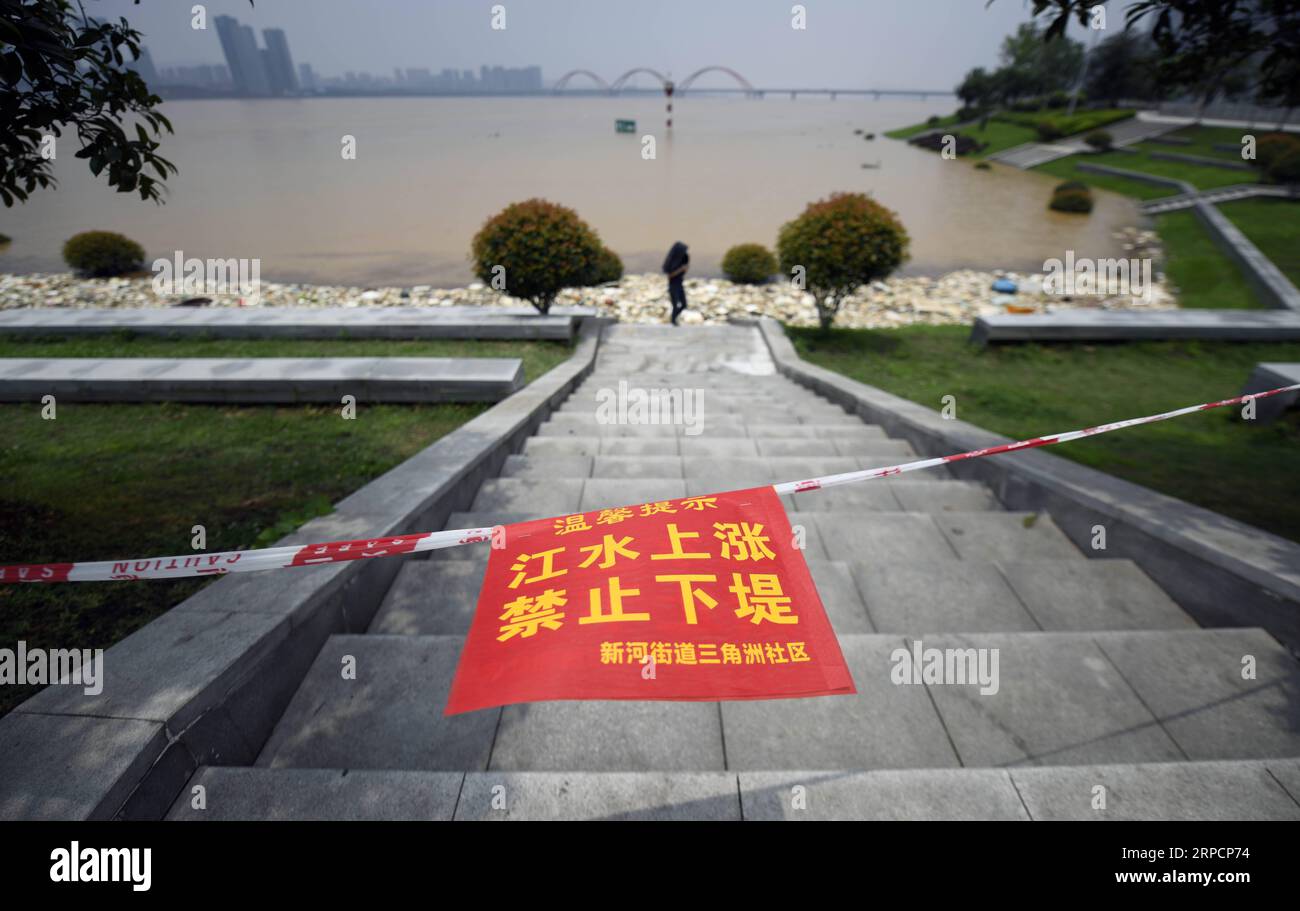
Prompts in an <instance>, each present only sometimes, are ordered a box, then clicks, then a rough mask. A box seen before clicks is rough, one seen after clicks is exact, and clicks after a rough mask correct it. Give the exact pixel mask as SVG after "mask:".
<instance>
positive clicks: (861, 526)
mask: <svg viewBox="0 0 1300 911" xmlns="http://www.w3.org/2000/svg"><path fill="white" fill-rule="evenodd" d="M790 521H791V522H792V523H795V522H797V523H799V524H802V525H807V526H815V527H816V528H817V529H818V531H819V532H820V534H821V539H822V542H823V543H824V544H825V546H826V555H827V556H828V557H829V558H830V559H832V560H842V561H845V562H848V563H852V562H855V561H860V560H865V559H868V558H870V559H871V560H872V561H873V562H881V563H884V562H895V561H900V560H951V559H954V558H955V557H956V556H957V553H956V551H955V550H953V547H952V545H951V544H949V543H948V542H947V540H946V539H945V538H944V536H943V535H942V534H941V533H940V531H939V529H938V528H937V527H936V526H935V524H934V520H933V519H931V518H930V516H928V515H924V514H920V513H903V512H897V513H884V512H882V513H875V514H870V515H854V514H852V513H843V514H840V513H829V512H807V513H805V512H797V513H794V514H792V515H791V516H790Z"/></svg>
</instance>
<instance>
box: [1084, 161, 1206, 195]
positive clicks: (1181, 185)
mask: <svg viewBox="0 0 1300 911" xmlns="http://www.w3.org/2000/svg"><path fill="white" fill-rule="evenodd" d="M1075 168H1077V169H1078V170H1080V171H1091V172H1092V173H1093V174H1107V175H1109V176H1111V177H1127V178H1128V179H1129V180H1136V181H1139V182H1141V183H1149V184H1152V185H1153V186H1157V187H1171V188H1173V189H1175V190H1178V191H1179V192H1180V193H1195V192H1196V187H1194V186H1192V185H1191V184H1190V183H1188V182H1187V181H1185V180H1175V179H1174V178H1172V177H1160V176H1158V175H1156V174H1146V173H1144V172H1142V171H1130V170H1128V169H1127V168H1115V167H1111V166H1110V165H1106V164H1093V163H1092V162H1088V161H1081V162H1079V163H1078V164H1076V165H1075Z"/></svg>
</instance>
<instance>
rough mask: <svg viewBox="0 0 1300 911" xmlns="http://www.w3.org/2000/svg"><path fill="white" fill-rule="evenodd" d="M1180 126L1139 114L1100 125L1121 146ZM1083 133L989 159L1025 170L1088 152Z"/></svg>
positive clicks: (1035, 144) (1000, 154)
mask: <svg viewBox="0 0 1300 911" xmlns="http://www.w3.org/2000/svg"><path fill="white" fill-rule="evenodd" d="M1182 126H1183V124H1181V123H1165V122H1160V121H1153V120H1146V119H1143V118H1141V117H1132V118H1130V119H1128V120H1121V121H1120V122H1119V123H1112V124H1111V125H1110V126H1107V127H1102V129H1104V130H1105V131H1106V132H1107V133H1110V135H1111V140H1112V143H1113V145H1114V147H1115V148H1118V149H1122V148H1125V147H1126V146H1131V145H1135V144H1136V143H1139V142H1142V141H1144V140H1147V139H1150V138H1151V137H1153V136H1162V135H1164V134H1165V133H1171V132H1173V131H1174V130H1177V129H1180V128H1181V127H1182ZM1089 132H1091V131H1089ZM1086 135H1087V134H1086V133H1085V134H1080V135H1078V136H1070V137H1068V138H1066V139H1059V140H1057V141H1055V142H1028V143H1025V144H1024V145H1018V146H1015V147H1013V148H1010V149H1006V150H1004V151H1002V152H998V153H997V154H995V155H990V156H989V160H990V161H997V162H1001V163H1002V164H1009V165H1011V166H1013V167H1017V168H1021V169H1022V170H1028V169H1029V168H1034V167H1037V166H1038V165H1040V164H1047V163H1048V162H1049V161H1056V160H1057V159H1058V158H1065V157H1067V156H1069V155H1078V154H1079V153H1080V152H1087V151H1090V150H1091V146H1089V145H1088V143H1087V142H1085V141H1084V136H1086Z"/></svg>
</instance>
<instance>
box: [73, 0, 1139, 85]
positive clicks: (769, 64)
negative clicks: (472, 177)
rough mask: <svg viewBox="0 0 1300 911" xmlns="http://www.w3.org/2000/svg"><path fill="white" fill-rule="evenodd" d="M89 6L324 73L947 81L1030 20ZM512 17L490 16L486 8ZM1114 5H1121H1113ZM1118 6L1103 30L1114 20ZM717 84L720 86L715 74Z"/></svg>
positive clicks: (746, 1) (178, 1) (1007, 8)
mask: <svg viewBox="0 0 1300 911" xmlns="http://www.w3.org/2000/svg"><path fill="white" fill-rule="evenodd" d="M84 3H85V6H86V8H87V12H88V13H90V14H91V15H96V16H112V17H117V16H126V17H127V19H128V20H129V21H131V22H132V23H133V24H134V25H135V26H136V27H137V28H139V29H140V30H141V31H143V32H144V33H145V35H146V39H145V44H146V46H147V47H148V48H149V49H150V52H151V53H152V54H153V58H154V61H155V63H157V64H158V65H159V66H170V65H175V64H189V63H217V62H221V61H222V59H223V58H222V54H221V45H220V43H219V41H218V40H217V33H216V29H215V28H214V26H213V22H212V19H213V17H215V16H217V15H220V14H229V15H233V16H235V17H236V18H238V19H239V20H240V21H241V22H244V23H246V24H249V25H252V26H253V27H254V28H255V29H257V30H258V33H259V42H260V41H261V35H260V32H261V29H263V28H268V27H279V28H283V29H285V31H286V32H287V33H288V38H289V47H290V51H291V52H292V54H293V57H294V62H295V63H302V62H307V63H310V64H312V66H313V67H315V68H316V70H317V72H318V73H321V74H323V75H327V76H335V75H341V74H342V73H343V72H344V71H345V70H356V71H362V70H366V71H369V72H371V73H374V74H376V75H391V74H392V70H393V67H394V66H401V67H411V66H422V67H430V68H431V69H433V70H435V71H437V70H440V69H442V68H443V67H453V68H456V69H474V70H477V69H478V67H479V65H480V64H488V65H495V64H501V65H509V66H524V65H529V64H538V65H540V66H541V67H542V73H543V78H544V79H545V80H546V81H547V82H548V83H549V82H550V81H552V80H554V79H555V78H557V77H558V76H560V75H561V74H562V73H565V72H567V71H568V70H570V69H575V68H585V69H590V70H594V71H595V72H597V73H599V74H600V75H602V76H604V77H605V78H606V79H607V80H613V79H614V78H615V77H617V76H618V75H619V74H620V73H623V72H624V71H626V70H628V69H631V68H632V67H634V66H648V67H653V68H655V69H658V70H660V71H661V72H663V71H666V72H668V74H669V75H671V76H673V77H675V78H677V79H681V78H683V77H684V76H686V75H687V74H689V73H690V72H692V71H694V70H695V69H698V68H699V67H702V66H706V65H715V64H716V65H726V66H730V67H733V68H734V69H736V70H738V71H739V72H740V73H742V74H743V75H744V76H746V77H748V78H749V80H750V81H751V82H752V83H754V84H755V85H757V86H760V87H774V88H779V87H783V86H794V87H823V86H825V87H836V88H839V87H845V88H853V87H858V88H918V89H944V90H946V89H951V88H952V87H953V86H954V85H955V84H956V83H957V82H958V81H960V79H961V77H962V76H963V75H964V74H965V73H966V71H967V70H969V69H970V68H971V67H973V66H980V65H989V64H992V63H994V62H995V60H996V57H997V50H998V45H999V43H1000V41H1001V39H1002V37H1003V36H1004V35H1006V34H1007V33H1008V32H1010V31H1012V30H1013V29H1014V28H1015V26H1016V25H1017V24H1018V23H1020V22H1023V21H1025V20H1026V19H1028V18H1029V8H1030V7H1029V3H1028V2H1027V0H994V2H993V4H992V5H991V6H989V7H987V8H986V5H985V0H804V3H803V6H804V7H805V8H806V10H807V29H806V30H804V31H796V30H794V29H792V28H791V8H792V6H793V5H794V4H793V3H792V2H791V0H256V4H257V5H256V7H255V8H250V6H249V4H248V0H208V2H207V3H206V4H204V5H205V6H206V8H207V13H208V28H207V30H206V31H196V30H194V29H192V28H191V27H190V20H191V13H190V10H191V8H192V7H193V6H194V2H192V0H141V2H140V3H139V4H138V5H136V4H134V3H132V2H131V0H84ZM497 3H500V4H501V5H502V6H504V7H505V10H506V28H505V29H504V30H503V31H494V30H493V29H492V28H491V15H492V14H491V10H492V7H493V6H494V5H496V4H497ZM1114 5H1115V6H1116V7H1117V8H1118V6H1119V4H1114ZM1119 20H1120V16H1119V15H1118V14H1116V15H1114V21H1113V22H1112V23H1110V25H1111V28H1119V27H1120V26H1121V23H1120V21H1119ZM712 78H716V79H719V82H717V83H708V82H701V87H703V86H705V85H709V84H718V85H721V84H723V81H722V79H723V77H717V76H715V77H712Z"/></svg>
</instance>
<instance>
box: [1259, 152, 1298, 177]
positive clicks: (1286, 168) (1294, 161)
mask: <svg viewBox="0 0 1300 911" xmlns="http://www.w3.org/2000/svg"><path fill="white" fill-rule="evenodd" d="M1264 173H1265V174H1266V175H1268V179H1269V180H1271V181H1273V182H1274V183H1300V143H1297V145H1296V147H1295V148H1293V149H1289V150H1287V151H1285V152H1282V153H1281V154H1280V155H1277V156H1275V157H1274V158H1273V160H1272V161H1270V162H1269V164H1268V168H1267V169H1265V171H1264Z"/></svg>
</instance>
